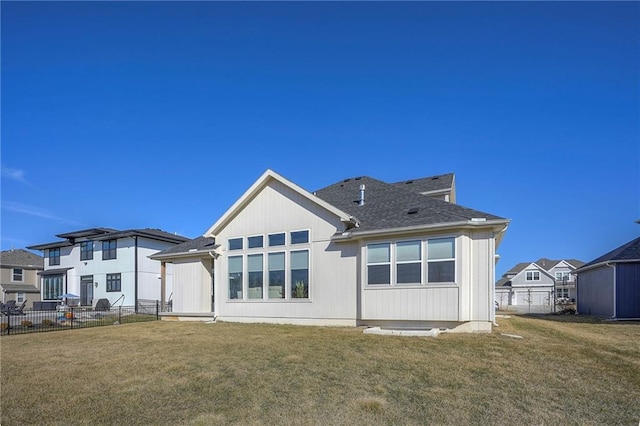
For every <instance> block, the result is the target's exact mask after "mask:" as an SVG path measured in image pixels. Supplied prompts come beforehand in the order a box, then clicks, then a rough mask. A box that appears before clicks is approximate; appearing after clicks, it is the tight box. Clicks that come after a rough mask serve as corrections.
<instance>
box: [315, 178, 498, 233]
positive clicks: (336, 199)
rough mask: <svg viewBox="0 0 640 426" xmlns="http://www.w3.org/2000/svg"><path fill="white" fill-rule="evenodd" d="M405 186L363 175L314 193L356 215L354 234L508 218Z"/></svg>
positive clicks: (483, 223) (485, 222)
mask: <svg viewBox="0 0 640 426" xmlns="http://www.w3.org/2000/svg"><path fill="white" fill-rule="evenodd" d="M361 185H364V186H365V191H364V204H363V205H359V203H358V202H359V199H360V186H361ZM411 185H413V184H411ZM406 186H407V185H406V184H405V185H404V186H402V185H398V184H389V183H385V182H382V181H380V180H377V179H374V178H371V177H368V176H361V177H356V178H351V179H344V180H343V181H341V182H337V183H335V184H333V185H329V186H327V187H325V188H322V189H320V190H318V191H317V192H315V194H316V195H317V196H318V197H319V198H321V199H323V200H325V201H327V202H328V203H329V204H332V205H334V206H336V207H337V208H339V209H340V210H343V211H345V212H347V213H349V214H350V215H351V216H353V217H355V218H356V219H357V221H358V224H359V226H358V227H357V228H353V229H350V230H349V232H350V234H352V235H354V236H356V235H358V234H367V233H373V232H379V231H383V230H388V231H395V230H401V229H408V228H426V227H429V226H436V225H438V226H442V225H463V224H467V225H495V224H501V225H502V226H504V225H506V224H507V223H508V222H509V221H508V220H507V219H504V218H502V217H499V216H496V215H493V214H490V213H485V212H481V211H479V210H474V209H470V208H467V207H463V206H461V205H458V204H452V203H449V202H446V201H444V200H439V199H436V198H432V197H429V196H426V195H422V194H420V193H418V192H416V191H415V190H409V189H405V187H406Z"/></svg>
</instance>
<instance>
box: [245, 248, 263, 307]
mask: <svg viewBox="0 0 640 426" xmlns="http://www.w3.org/2000/svg"><path fill="white" fill-rule="evenodd" d="M247 269H248V271H249V292H248V294H247V298H248V299H262V284H263V280H264V278H263V273H262V255H261V254H253V255H250V256H247Z"/></svg>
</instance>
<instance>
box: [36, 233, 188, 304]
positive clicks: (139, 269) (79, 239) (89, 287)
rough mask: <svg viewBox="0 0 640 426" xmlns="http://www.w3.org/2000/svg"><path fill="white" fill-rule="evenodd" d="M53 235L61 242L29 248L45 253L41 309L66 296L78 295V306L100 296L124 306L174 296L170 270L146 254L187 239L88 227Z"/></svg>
mask: <svg viewBox="0 0 640 426" xmlns="http://www.w3.org/2000/svg"><path fill="white" fill-rule="evenodd" d="M56 236H57V237H59V238H63V239H64V240H63V241H57V242H53V243H47V244H39V245H34V246H30V247H28V248H29V249H32V250H41V251H42V252H43V253H44V271H43V272H40V273H39V275H41V286H40V288H41V291H42V294H41V297H42V303H43V306H44V305H46V303H47V302H49V304H53V302H55V301H57V300H58V297H59V296H60V295H61V294H65V293H72V294H75V295H78V296H79V297H80V304H81V305H82V306H91V305H94V304H95V302H96V301H97V300H98V299H103V298H105V299H108V300H109V302H110V303H111V304H113V303H115V302H118V304H122V305H134V304H135V303H136V302H137V301H141V300H158V301H161V302H163V303H164V302H165V300H168V299H169V297H170V295H171V292H172V283H173V275H172V271H171V269H169V270H165V271H162V270H161V268H160V266H161V265H160V262H158V261H157V260H153V259H150V258H149V256H150V255H151V254H153V253H156V252H158V251H161V250H165V249H167V248H169V247H172V246H175V245H176V244H179V243H182V242H184V241H188V240H189V239H188V238H186V237H182V236H179V235H174V234H170V233H168V232H164V231H161V230H158V229H149V228H146V229H131V230H126V231H119V230H116V229H110V228H92V229H85V230H81V231H75V232H69V233H66V234H59V235H56ZM163 273H164V274H165V275H166V277H165V279H164V280H161V279H160V278H161V274H163Z"/></svg>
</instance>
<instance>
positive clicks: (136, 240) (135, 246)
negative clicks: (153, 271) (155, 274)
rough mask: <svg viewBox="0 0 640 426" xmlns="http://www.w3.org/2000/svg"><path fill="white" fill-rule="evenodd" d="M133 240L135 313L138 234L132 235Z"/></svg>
mask: <svg viewBox="0 0 640 426" xmlns="http://www.w3.org/2000/svg"><path fill="white" fill-rule="evenodd" d="M133 241H134V245H133V246H134V256H135V259H134V261H133V262H134V267H133V268H134V278H133V283H134V284H133V285H134V294H133V298H134V299H133V300H134V302H133V303H134V304H135V306H136V308H135V311H136V313H138V236H137V235H135V236H134V237H133Z"/></svg>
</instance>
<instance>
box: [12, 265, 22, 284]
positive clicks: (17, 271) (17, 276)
mask: <svg viewBox="0 0 640 426" xmlns="http://www.w3.org/2000/svg"><path fill="white" fill-rule="evenodd" d="M13 281H22V269H21V268H14V269H13Z"/></svg>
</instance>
